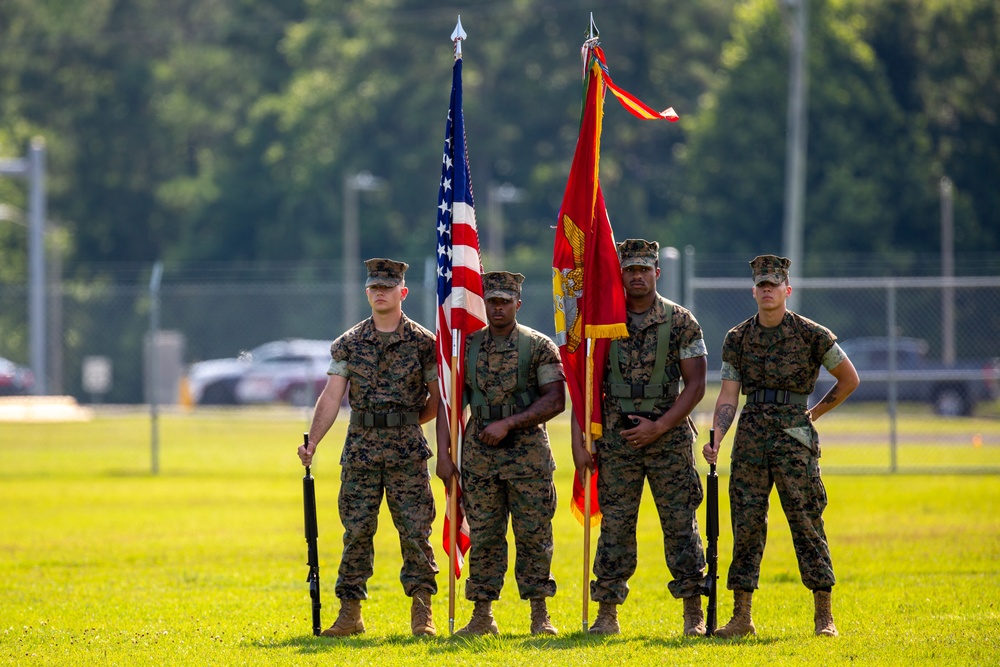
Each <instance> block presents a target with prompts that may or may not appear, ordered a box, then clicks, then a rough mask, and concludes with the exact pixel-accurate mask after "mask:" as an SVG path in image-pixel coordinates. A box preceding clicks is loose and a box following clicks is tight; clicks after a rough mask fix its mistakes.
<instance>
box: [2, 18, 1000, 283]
mask: <svg viewBox="0 0 1000 667" xmlns="http://www.w3.org/2000/svg"><path fill="white" fill-rule="evenodd" d="M789 4H790V3H788V2H780V1H779V0H702V1H700V2H696V3H666V2H650V1H649V0H610V1H608V2H604V3H599V5H600V6H593V5H592V4H591V3H585V2H582V0H547V1H546V0H522V1H518V2H501V1H498V2H455V3H453V4H452V5H451V6H448V7H441V6H440V4H439V3H431V2H426V1H417V0H378V1H375V0H355V1H336V0H333V1H329V2H323V3H317V2H309V1H307V0H255V1H254V2H246V1H245V0H213V1H211V2H205V1H204V0H87V1H86V2H84V1H82V0H78V1H76V2H65V1H62V0H6V1H5V2H4V3H2V4H0V26H2V30H3V39H2V40H0V155H2V156H3V157H16V156H19V155H21V154H22V153H23V151H24V150H25V147H26V146H27V145H28V141H29V140H30V138H31V137H33V136H38V135H40V136H43V137H44V138H45V139H46V142H47V148H48V168H49V182H48V186H49V217H50V219H51V221H52V224H53V225H54V226H55V227H56V228H58V229H59V230H61V233H62V237H61V238H63V240H64V241H63V243H62V246H63V252H64V255H65V256H64V261H63V270H64V272H65V274H66V275H67V276H69V277H74V276H75V277H79V278H89V277H93V276H91V275H87V274H88V273H93V272H94V271H95V269H94V267H95V266H100V263H114V262H119V263H120V262H152V261H155V260H159V259H163V260H167V261H176V262H205V261H209V262H230V263H238V262H243V263H253V262H267V261H293V260H302V259H307V260H314V261H313V262H312V263H311V264H308V265H309V266H315V261H322V260H329V261H331V262H335V261H338V260H339V258H340V240H341V231H342V226H343V210H344V200H343V199H344V186H343V184H344V179H345V178H347V177H349V176H351V175H353V174H356V173H358V172H361V171H368V172H371V173H372V174H375V175H377V176H378V177H380V179H382V180H381V182H382V183H383V186H382V187H381V188H380V189H378V190H375V191H372V192H363V193H360V196H361V206H360V218H361V221H362V224H361V230H362V236H361V248H362V255H363V256H366V257H367V256H375V255H390V256H391V255H405V256H414V255H423V254H429V253H427V251H426V249H427V248H431V247H433V244H434V231H433V228H434V221H435V206H436V196H437V179H438V178H439V174H440V158H441V152H442V148H443V132H444V115H445V113H446V110H447V105H448V95H449V90H450V81H451V78H450V70H451V66H452V62H453V58H452V43H451V41H450V39H449V36H450V34H451V31H452V28H453V27H454V25H455V21H456V17H457V15H458V14H461V16H462V22H463V25H464V27H465V29H466V31H467V32H468V34H469V38H468V40H467V41H466V42H465V43H464V44H463V53H464V61H465V67H464V72H465V80H464V85H465V115H466V123H467V128H466V129H467V138H468V145H469V154H470V162H471V168H472V180H473V187H474V191H475V194H476V197H477V202H476V203H477V212H478V214H479V219H480V226H481V228H482V232H481V235H482V236H483V237H484V243H483V245H484V246H487V247H489V235H490V234H491V233H492V231H493V230H492V228H491V225H492V224H493V223H494V222H495V221H494V220H491V219H490V217H491V215H495V213H496V210H497V209H496V208H489V207H487V205H486V204H487V199H488V193H489V191H490V189H491V188H494V187H495V186H499V185H501V184H510V185H511V186H513V187H514V188H516V192H518V193H519V195H520V196H518V197H516V198H511V201H508V202H507V203H505V204H503V208H502V214H503V218H504V222H505V230H504V243H505V252H506V255H507V256H508V257H512V256H514V257H517V258H518V259H519V261H521V262H531V263H546V262H548V261H549V260H550V259H551V235H552V226H553V225H554V224H555V220H554V218H555V214H556V212H557V211H558V208H559V203H560V201H561V198H562V194H563V190H564V188H565V181H566V176H567V173H568V170H569V162H570V160H571V157H572V154H573V148H574V145H575V141H576V136H577V127H578V123H579V115H580V101H581V100H580V84H581V73H582V72H581V63H580V53H579V51H580V46H581V44H582V41H583V39H584V36H585V32H586V30H587V28H588V26H589V12H590V11H591V10H593V11H594V19H595V22H596V24H597V26H598V28H599V29H600V30H601V34H600V37H601V42H602V45H603V47H604V49H605V51H606V53H607V56H608V65H609V67H610V70H611V74H612V76H613V78H614V80H615V82H616V83H617V84H619V85H621V86H622V87H624V88H626V89H627V90H629V91H630V92H632V93H634V94H635V95H637V96H638V97H640V98H641V99H643V100H644V101H645V102H647V103H648V104H650V105H651V106H653V107H654V108H664V107H666V106H673V107H674V108H675V109H676V110H677V112H678V113H679V114H680V116H681V120H680V122H679V123H676V124H668V123H655V122H640V121H636V120H634V119H632V118H631V117H630V116H628V115H627V114H626V113H625V112H624V111H623V110H621V109H619V108H617V105H616V104H615V103H614V102H613V101H612V100H611V99H609V100H608V104H607V106H606V118H605V124H604V136H603V144H602V160H601V170H602V171H601V178H602V185H603V189H604V192H605V196H606V198H607V201H608V207H609V211H610V215H611V220H612V225H613V226H614V229H615V233H616V236H618V237H619V238H626V237H634V236H640V237H647V238H653V239H657V240H659V241H660V242H661V244H664V245H677V246H684V245H694V246H696V247H697V248H699V250H700V251H708V252H714V253H742V254H745V255H748V256H752V254H754V253H756V252H761V251H773V250H776V249H778V248H780V241H781V225H782V210H783V196H784V186H783V182H784V169H785V160H784V155H785V134H786V99H787V90H788V88H787V86H788V52H789V16H788V11H789V9H788V5H789ZM809 19H810V22H809V45H810V48H809V52H808V78H809V98H808V100H809V101H808V114H807V115H808V168H807V173H806V184H807V185H806V204H805V251H806V256H807V257H809V258H812V259H810V260H809V262H814V263H817V264H818V263H820V262H822V261H823V260H822V258H823V256H824V254H825V253H833V254H836V253H859V252H863V253H876V254H880V255H884V256H885V257H886V258H887V260H886V261H887V263H888V264H891V265H892V266H898V267H899V268H900V269H901V270H903V269H905V266H906V262H907V261H908V260H907V258H909V257H913V256H916V255H920V254H927V253H933V252H936V251H937V250H938V244H939V232H938V229H939V218H940V204H939V187H938V184H939V182H940V180H941V179H942V178H943V177H947V178H948V179H950V181H951V182H952V183H953V188H954V190H953V192H954V195H955V197H954V201H955V216H954V219H955V248H956V250H957V251H959V252H965V253H972V252H993V253H995V252H997V251H1000V188H998V187H997V174H1000V121H998V117H997V113H998V112H997V110H998V109H1000V78H998V77H997V76H996V72H997V71H1000V63H998V62H997V60H998V58H1000V56H998V54H1000V44H998V34H1000V8H998V6H997V4H996V3H995V2H994V1H993V0H885V1H884V2H878V3H870V2H864V1H862V0H809ZM25 197H26V195H25V192H24V188H23V185H22V184H19V183H16V182H13V181H11V180H9V179H0V203H5V204H9V205H11V206H14V207H22V208H23V207H24V206H25V205H26V204H25ZM25 236H26V235H25V234H24V232H23V230H22V229H19V227H18V225H11V224H6V223H5V222H2V221H0V281H3V282H8V283H11V282H21V281H23V280H24V276H25V274H26V270H25V255H26V253H25V252H24V246H25V242H26V241H25ZM489 260H490V257H489V256H487V261H489ZM487 268H500V267H495V266H494V267H491V266H487ZM804 268H808V267H804Z"/></svg>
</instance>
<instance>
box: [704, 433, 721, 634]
mask: <svg viewBox="0 0 1000 667" xmlns="http://www.w3.org/2000/svg"><path fill="white" fill-rule="evenodd" d="M708 437H709V444H711V445H712V447H713V448H714V447H715V429H714V428H713V429H710V430H709V431H708ZM706 492H707V498H706V500H705V537H706V538H707V540H708V544H707V548H706V549H705V560H706V561H708V575H707V576H706V577H705V595H707V596H708V609H706V610H705V634H706V635H708V636H709V637H711V636H712V635H714V634H715V627H716V611H717V610H716V608H717V606H718V597H719V475H718V473H717V472H715V464H714V463H710V464H709V471H708V480H707V483H706Z"/></svg>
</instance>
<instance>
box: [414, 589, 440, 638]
mask: <svg viewBox="0 0 1000 667" xmlns="http://www.w3.org/2000/svg"><path fill="white" fill-rule="evenodd" d="M410 630H412V631H413V635H414V636H415V637H433V636H435V635H436V634H437V628H435V627H434V615H433V613H432V612H431V593H430V591H417V592H415V593H414V594H413V603H412V604H411V605H410Z"/></svg>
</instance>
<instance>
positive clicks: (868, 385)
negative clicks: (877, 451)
mask: <svg viewBox="0 0 1000 667" xmlns="http://www.w3.org/2000/svg"><path fill="white" fill-rule="evenodd" d="M895 343H896V368H895V380H896V397H897V400H900V401H918V402H922V403H929V404H930V405H932V406H933V408H934V412H936V413H937V414H939V415H945V416H959V415H968V414H971V413H972V410H973V409H974V408H975V406H976V403H979V402H980V401H990V400H995V399H996V398H997V397H998V396H1000V358H992V359H983V360H959V361H956V362H955V363H954V364H950V365H949V364H945V363H943V362H940V361H935V360H933V359H930V358H929V357H928V356H927V353H928V350H929V349H930V345H928V343H927V341H925V340H923V339H920V338H897V339H896V341H895ZM840 346H841V347H842V348H843V349H844V352H846V353H847V356H848V357H850V359H851V362H852V363H853V364H854V367H855V368H857V369H858V375H859V376H860V378H861V385H860V386H858V388H857V389H856V390H855V391H854V393H853V394H851V396H850V398H849V399H848V400H849V401H886V400H888V398H889V380H890V374H889V339H888V338H885V337H867V338H852V339H849V340H845V341H842V342H841V343H840ZM835 382H836V381H835V380H834V379H833V376H831V375H830V374H829V373H828V372H827V371H826V370H825V369H823V370H821V371H820V376H819V380H818V381H817V382H816V391H815V392H814V393H813V399H815V400H819V398H821V397H822V396H824V395H825V394H826V392H827V391H829V389H830V387H832V386H833V385H834V384H835Z"/></svg>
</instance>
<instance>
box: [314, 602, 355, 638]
mask: <svg viewBox="0 0 1000 667" xmlns="http://www.w3.org/2000/svg"><path fill="white" fill-rule="evenodd" d="M364 631H365V622H364V620H363V619H362V618H361V600H347V599H343V600H341V601H340V615H339V616H337V620H336V622H334V624H333V625H331V626H330V627H328V628H327V629H326V630H324V631H323V632H321V633H320V634H321V635H323V636H324V637H349V636H350V635H360V634H362V633H363V632H364Z"/></svg>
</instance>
